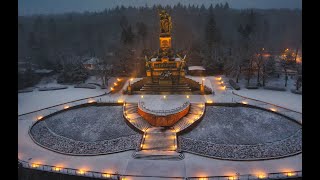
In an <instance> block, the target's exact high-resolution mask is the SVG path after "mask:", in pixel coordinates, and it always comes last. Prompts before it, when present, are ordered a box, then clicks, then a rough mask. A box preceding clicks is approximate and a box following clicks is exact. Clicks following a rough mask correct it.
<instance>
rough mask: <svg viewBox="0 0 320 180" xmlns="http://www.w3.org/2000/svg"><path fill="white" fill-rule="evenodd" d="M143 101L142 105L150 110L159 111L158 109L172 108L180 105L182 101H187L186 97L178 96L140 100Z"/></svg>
mask: <svg viewBox="0 0 320 180" xmlns="http://www.w3.org/2000/svg"><path fill="white" fill-rule="evenodd" d="M141 101H142V102H143V103H144V107H146V108H147V109H150V110H154V111H159V110H164V111H166V110H172V109H176V108H179V107H181V106H182V105H183V104H184V103H186V102H187V99H186V98H181V97H179V96H169V97H167V96H166V98H164V97H163V96H162V98H156V99H153V100H152V101H150V100H141Z"/></svg>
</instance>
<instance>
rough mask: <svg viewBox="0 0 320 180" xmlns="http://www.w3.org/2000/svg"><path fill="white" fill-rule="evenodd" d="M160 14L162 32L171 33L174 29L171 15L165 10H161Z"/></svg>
mask: <svg viewBox="0 0 320 180" xmlns="http://www.w3.org/2000/svg"><path fill="white" fill-rule="evenodd" d="M159 16H160V33H166V34H170V33H171V29H172V22H171V17H170V15H169V14H168V13H167V12H166V11H165V10H161V11H160V12H159Z"/></svg>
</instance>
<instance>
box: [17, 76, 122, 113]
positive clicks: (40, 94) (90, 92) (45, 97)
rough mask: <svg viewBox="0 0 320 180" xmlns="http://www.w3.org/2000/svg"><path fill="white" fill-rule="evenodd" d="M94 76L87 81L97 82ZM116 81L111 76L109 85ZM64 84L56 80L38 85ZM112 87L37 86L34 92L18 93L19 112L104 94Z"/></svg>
mask: <svg viewBox="0 0 320 180" xmlns="http://www.w3.org/2000/svg"><path fill="white" fill-rule="evenodd" d="M94 80H95V79H94V78H89V80H88V81H87V82H97V83H99V81H98V80H96V81H94ZM114 82H116V78H111V79H110V80H109V82H108V84H109V85H108V87H109V86H112V85H113V83H114ZM57 86H62V85H60V84H57V83H56V81H51V82H45V83H43V81H42V82H40V83H39V84H37V85H36V87H57ZM109 91H110V89H109V88H106V89H101V88H100V87H98V86H97V88H96V89H83V88H74V85H68V88H67V89H62V90H54V91H38V89H37V88H35V89H34V90H33V91H32V92H28V93H18V114H24V113H28V112H31V111H35V110H39V109H42V108H46V107H50V106H54V105H57V104H62V103H65V102H69V101H74V100H77V99H82V98H88V97H92V96H98V95H102V94H104V93H106V92H109Z"/></svg>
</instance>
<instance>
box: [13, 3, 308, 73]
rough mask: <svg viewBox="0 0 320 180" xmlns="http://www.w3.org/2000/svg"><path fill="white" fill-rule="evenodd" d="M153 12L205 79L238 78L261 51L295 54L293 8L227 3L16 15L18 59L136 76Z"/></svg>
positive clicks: (152, 30) (153, 24) (150, 47)
mask: <svg viewBox="0 0 320 180" xmlns="http://www.w3.org/2000/svg"><path fill="white" fill-rule="evenodd" d="M160 9H165V10H166V11H167V12H168V13H169V14H170V15H171V17H172V22H173V28H172V47H173V48H174V50H175V51H176V52H177V53H180V54H184V55H187V57H189V59H188V64H189V65H202V66H204V67H205V68H206V69H207V70H209V71H210V72H212V73H213V74H215V73H226V74H228V73H231V74H234V75H236V74H237V72H239V69H240V73H241V68H243V69H246V66H250V67H253V66H255V65H253V63H252V62H253V61H259V55H261V57H262V54H263V52H266V53H269V54H272V55H281V54H282V53H285V50H286V49H293V50H294V51H293V52H297V53H298V51H299V52H301V49H302V47H301V43H302V42H301V38H302V12H301V10H298V9H295V10H290V9H263V10H262V9H233V8H232V7H229V5H228V3H225V4H211V5H210V6H209V7H205V6H204V5H202V6H195V5H189V6H185V5H181V4H177V5H175V6H165V7H163V6H160V5H158V6H156V5H154V6H153V7H148V6H145V7H138V8H137V7H130V6H129V7H124V6H120V7H119V6H117V7H116V8H114V9H105V10H104V11H102V12H84V13H65V14H55V15H32V16H19V17H18V61H25V62H30V63H33V64H36V65H38V66H39V67H41V68H46V69H53V70H55V71H57V72H60V71H62V70H63V68H64V67H65V66H66V65H65V64H68V62H70V61H77V62H82V61H83V59H85V58H88V57H97V58H99V59H102V60H103V61H104V62H105V63H106V64H109V65H113V67H116V68H113V70H114V71H115V72H113V73H115V74H119V73H120V74H121V73H122V74H126V75H128V76H129V75H132V74H134V75H136V76H143V75H144V69H143V66H144V63H145V60H144V59H145V56H146V57H147V58H150V57H151V56H153V55H154V54H155V53H156V52H157V51H158V49H159V39H158V38H159V15H158V11H159V10H160ZM262 51H263V52H262ZM110 53H111V54H113V55H114V57H113V58H110ZM290 56H291V55H290ZM191 57H197V58H194V59H193V58H191ZM286 57H287V58H289V56H286ZM255 59H256V60H255ZM292 59H294V57H293V58H292ZM255 64H257V63H255ZM269 64H270V63H269ZM247 69H248V68H247ZM249 69H250V68H249Z"/></svg>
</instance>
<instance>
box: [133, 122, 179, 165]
mask: <svg viewBox="0 0 320 180" xmlns="http://www.w3.org/2000/svg"><path fill="white" fill-rule="evenodd" d="M140 149H141V150H140V151H138V152H135V153H134V154H133V157H134V158H137V159H142V158H143V159H170V160H181V159H183V158H184V156H183V155H182V154H181V153H178V152H176V149H177V138H176V133H175V131H174V130H173V129H172V128H170V129H168V128H163V127H151V128H149V129H147V131H146V132H145V134H144V136H143V139H142V142H141V145H140Z"/></svg>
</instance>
